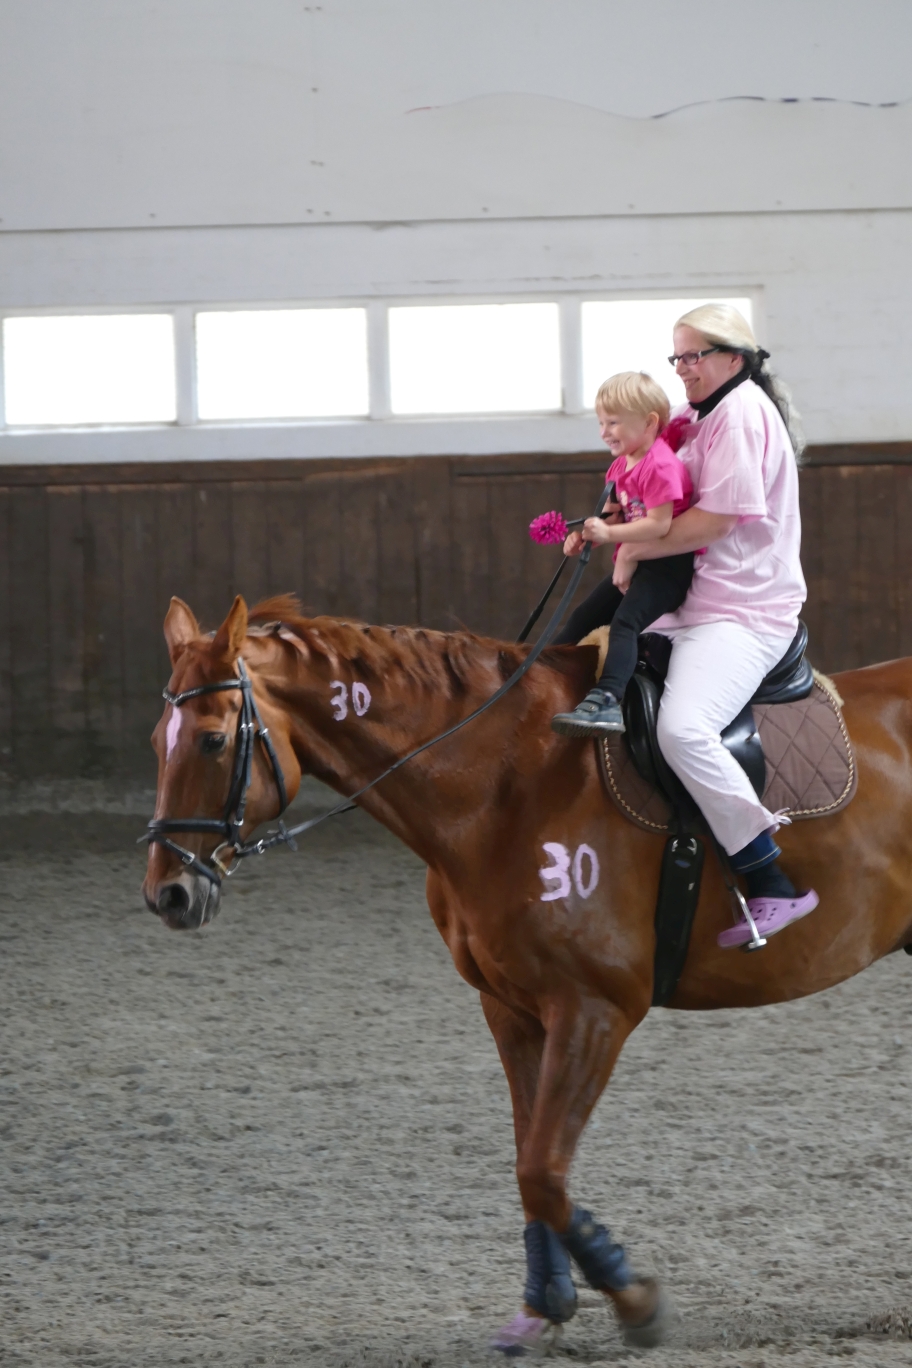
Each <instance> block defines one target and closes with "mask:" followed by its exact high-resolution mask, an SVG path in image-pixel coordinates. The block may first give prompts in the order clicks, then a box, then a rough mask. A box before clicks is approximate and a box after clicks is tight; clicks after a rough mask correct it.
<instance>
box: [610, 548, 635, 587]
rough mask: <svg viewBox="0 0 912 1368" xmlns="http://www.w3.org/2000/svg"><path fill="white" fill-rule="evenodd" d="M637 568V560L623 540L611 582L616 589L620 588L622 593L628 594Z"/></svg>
mask: <svg viewBox="0 0 912 1368" xmlns="http://www.w3.org/2000/svg"><path fill="white" fill-rule="evenodd" d="M636 568H637V562H636V561H635V560H634V558H633V556H632V555H631V554H630V552H629V550H628V549H627V547H626V546H625V545H624V543H623V542H622V543H621V546H620V549H619V550H618V556H617V560H616V561H615V562H614V574H613V575H612V576H611V583H612V584H613V585H614V587H615V588H616V589H620V591H621V593H622V594H626V593H627V590H628V589H629V588H630V581H631V580H632V579H633V572H634V571H635V570H636Z"/></svg>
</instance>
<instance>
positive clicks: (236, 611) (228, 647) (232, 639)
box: [212, 594, 247, 660]
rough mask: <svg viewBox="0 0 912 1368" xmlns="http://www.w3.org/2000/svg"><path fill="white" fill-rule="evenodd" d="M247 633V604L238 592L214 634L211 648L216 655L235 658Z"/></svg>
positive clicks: (239, 652)
mask: <svg viewBox="0 0 912 1368" xmlns="http://www.w3.org/2000/svg"><path fill="white" fill-rule="evenodd" d="M246 635H247V604H246V603H245V602H244V600H243V599H242V598H241V596H240V594H238V596H237V598H236V599H235V600H234V603H232V605H231V608H230V609H229V611H228V616H227V617H226V618H225V621H224V622H223V623H222V625H221V627H220V628H219V629H218V631H217V632H216V634H215V640H214V641H213V643H212V650H213V652H214V654H215V655H217V656H227V658H228V659H229V660H237V658H238V656H239V655H240V654H241V647H242V646H243V644H244V638H245V637H246Z"/></svg>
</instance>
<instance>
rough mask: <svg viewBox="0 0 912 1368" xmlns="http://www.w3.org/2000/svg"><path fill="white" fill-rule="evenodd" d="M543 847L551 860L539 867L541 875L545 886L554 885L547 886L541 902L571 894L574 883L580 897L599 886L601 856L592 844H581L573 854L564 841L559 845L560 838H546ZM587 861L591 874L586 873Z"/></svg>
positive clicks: (588, 895)
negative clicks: (547, 839) (558, 839)
mask: <svg viewBox="0 0 912 1368" xmlns="http://www.w3.org/2000/svg"><path fill="white" fill-rule="evenodd" d="M542 850H543V851H544V852H545V854H546V855H547V856H548V857H549V859H550V860H551V864H549V865H545V866H544V868H543V869H540V870H539V871H538V877H539V878H540V879H541V881H542V883H543V884H545V885H546V886H547V885H548V884H554V885H555V887H553V888H547V887H546V891H545V892H544V893H543V894H542V895H541V900H542V902H555V901H556V900H557V899H558V898H569V896H570V890H571V887H572V888H575V889H576V892H577V895H578V896H579V897H580V898H583V899H586V898H589V897H591V896H592V894H593V893H594V892H595V890H596V889H597V888H598V881H599V860H598V856H597V855H596V853H595V851H594V850H593V849H592V846H588V845H578V846H577V847H576V851H575V852H574V854H573V855H572V856H571V854H570V851H569V850H568V849H567V847H566V846H565V845H560V844H559V843H558V842H557V841H545V843H544V845H543V846H542ZM587 864H588V866H589V869H588V878H587V877H585V875H586V865H587ZM571 876H572V879H573V882H572V884H571V882H570V880H571Z"/></svg>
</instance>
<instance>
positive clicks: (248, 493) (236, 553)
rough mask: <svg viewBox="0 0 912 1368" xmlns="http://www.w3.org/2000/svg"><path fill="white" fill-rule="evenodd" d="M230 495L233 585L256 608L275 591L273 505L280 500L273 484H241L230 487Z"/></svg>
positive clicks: (243, 482) (250, 605)
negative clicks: (272, 575) (271, 566)
mask: <svg viewBox="0 0 912 1368" xmlns="http://www.w3.org/2000/svg"><path fill="white" fill-rule="evenodd" d="M229 496H230V507H231V561H232V574H231V579H232V585H233V587H234V590H235V592H236V593H238V594H243V596H244V598H245V599H246V600H247V604H248V606H249V607H252V606H253V605H254V604H255V603H258V602H259V601H260V599H264V598H267V597H268V595H269V594H271V593H272V592H273V588H274V586H273V585H272V582H271V578H270V573H269V504H270V502H271V501H272V500H274V499H275V497H276V494H275V488H274V485H273V484H272V482H269V483H268V484H264V483H253V482H248V481H237V482H233V483H232V484H231V485H230V487H229ZM230 606H231V605H230V604H228V607H230ZM226 611H227V608H226Z"/></svg>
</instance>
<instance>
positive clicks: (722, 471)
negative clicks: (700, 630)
mask: <svg viewBox="0 0 912 1368" xmlns="http://www.w3.org/2000/svg"><path fill="white" fill-rule="evenodd" d="M678 415H681V416H682V417H685V418H688V419H690V423H689V426H688V427H686V428H685V429H684V437H683V441H682V443H681V446H680V447H679V449H678V456H679V458H680V459H681V461H683V463H684V465H685V466H686V467H687V470H688V471H689V473H690V477H691V479H692V481H693V486H694V491H695V492H694V507H695V508H704V509H706V511H707V512H708V513H735V514H737V515H738V521H737V523H736V524H735V526H734V527H733V528H732V530H731V532H729V533H728V535H727V536H725V537H720V538H719V540H718V541H715V542H713V543H712V545H711V546H709V547H707V549H706V550H705V551H704V552H701V553H698V554H697V556H696V561H695V568H694V577H693V583H692V584H691V586H690V590H689V591H688V594H687V598H686V599H685V600H684V602H683V604H682V605H681V607H680V608H678V609H677V611H676V612H674V613H666V614H665V615H664V616H663V617H660V618H659V619H658V621H657V622H654V623H653V624H652V628H651V629H650V630H653V631H660V632H661V631H663V630H665V629H667V628H672V627H695V626H698V625H700V624H702V623H706V622H740V623H742V624H743V626H745V627H750V628H751V629H752V630H753V631H755V632H760V633H763V634H765V635H769V636H790V635H793V634H794V633H795V631H796V629H797V626H798V613H799V612H800V610H801V605H802V604H803V603H804V600H805V599H806V597H807V587H806V585H805V582H804V575H803V574H802V573H801V559H800V551H801V516H800V514H799V512H798V467H797V465H796V463H795V455H794V452H793V451H792V446H791V442H790V441H789V436H788V433H787V432H786V429H785V424H784V423H783V421H782V419H781V417H780V415H779V412H778V410H777V409H776V407H775V405H774V404H773V403H772V401H771V400H770V399H768V398H767V396H766V395H765V394H764V393H763V391H762V390H761V389H760V388H759V386H757V385H755V384H754V383H753V381H752V380H745V382H744V383H743V384H742V385H738V387H737V388H736V389H733V390H732V391H731V393H730V394H727V395H726V396H725V398H724V399H723V400H722V401H721V403H719V404H718V405H717V406H716V407H715V408H714V409H713V410H712V412H711V413H708V414H707V415H706V417H705V418H703V419H702V420H700V419H698V418H697V415H696V412H695V410H694V409H692V408H691V407H690V405H689V404H685V405H684V406H683V407H682V408H680V409H677V410H676V411H675V416H678Z"/></svg>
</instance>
